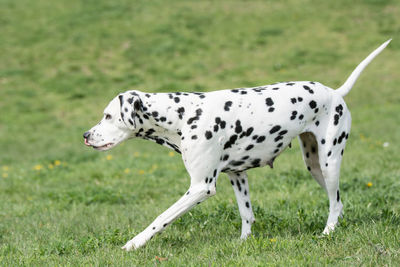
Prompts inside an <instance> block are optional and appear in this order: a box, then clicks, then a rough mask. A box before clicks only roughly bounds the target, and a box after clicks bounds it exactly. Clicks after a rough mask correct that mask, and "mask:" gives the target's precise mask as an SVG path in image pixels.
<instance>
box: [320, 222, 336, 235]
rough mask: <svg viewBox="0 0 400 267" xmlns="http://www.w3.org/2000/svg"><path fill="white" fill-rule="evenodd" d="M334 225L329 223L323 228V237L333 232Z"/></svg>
mask: <svg viewBox="0 0 400 267" xmlns="http://www.w3.org/2000/svg"><path fill="white" fill-rule="evenodd" d="M335 226H336V223H330V224H327V225H326V226H325V229H324V231H323V232H322V234H323V235H329V234H330V233H332V232H333V231H334V230H335Z"/></svg>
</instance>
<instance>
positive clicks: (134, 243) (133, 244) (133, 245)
mask: <svg viewBox="0 0 400 267" xmlns="http://www.w3.org/2000/svg"><path fill="white" fill-rule="evenodd" d="M146 241H147V240H146V239H145V238H143V237H142V236H141V235H137V236H135V237H134V238H133V239H131V240H129V241H128V242H127V243H126V244H125V246H123V247H122V249H124V250H126V251H131V250H135V249H138V248H140V247H141V246H143V245H144V244H146Z"/></svg>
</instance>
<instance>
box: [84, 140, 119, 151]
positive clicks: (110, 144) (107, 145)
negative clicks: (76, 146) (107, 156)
mask: <svg viewBox="0 0 400 267" xmlns="http://www.w3.org/2000/svg"><path fill="white" fill-rule="evenodd" d="M85 145H86V146H91V147H93V148H94V149H96V150H108V149H110V148H112V147H113V146H114V143H107V144H105V145H102V146H94V145H92V144H90V143H89V142H88V140H87V139H86V138H85Z"/></svg>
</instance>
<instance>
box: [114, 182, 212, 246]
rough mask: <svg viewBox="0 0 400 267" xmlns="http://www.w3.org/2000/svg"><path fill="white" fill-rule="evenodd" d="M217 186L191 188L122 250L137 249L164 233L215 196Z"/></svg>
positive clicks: (200, 185)
mask: <svg viewBox="0 0 400 267" xmlns="http://www.w3.org/2000/svg"><path fill="white" fill-rule="evenodd" d="M215 192H216V191H215V184H214V183H212V184H210V183H208V184H205V183H201V184H200V183H199V184H196V185H192V186H190V188H189V190H188V191H187V192H186V194H185V195H184V196H182V197H181V198H180V199H179V200H178V201H177V202H176V203H175V204H173V205H172V206H171V207H169V208H168V209H167V210H166V211H164V212H163V213H162V214H161V215H160V216H158V217H157V218H156V219H155V220H154V221H153V222H152V223H151V224H150V225H149V226H148V227H147V228H146V229H145V230H144V231H143V232H141V233H140V234H138V235H137V236H135V237H134V238H133V239H131V240H130V241H128V242H127V243H126V244H125V246H123V247H122V249H125V250H126V251H129V250H132V249H137V248H139V247H141V246H143V245H144V244H146V242H147V241H148V240H150V239H151V238H152V237H153V236H154V235H155V234H157V233H158V232H161V231H163V230H164V229H165V228H166V227H167V226H168V225H169V224H170V223H171V222H173V221H174V220H175V219H177V218H179V216H181V215H182V214H184V213H185V212H187V211H188V210H190V209H191V208H192V207H194V206H196V205H197V204H199V203H200V202H202V201H204V200H205V199H207V198H208V197H210V196H212V195H215Z"/></svg>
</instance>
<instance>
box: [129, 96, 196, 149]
mask: <svg viewBox="0 0 400 267" xmlns="http://www.w3.org/2000/svg"><path fill="white" fill-rule="evenodd" d="M136 93H137V94H138V96H139V97H140V100H141V102H142V107H141V110H140V111H138V112H137V114H136V117H135V124H136V129H135V131H134V136H136V137H141V138H143V139H146V140H151V141H153V142H156V143H158V144H160V145H163V146H166V147H169V148H172V149H174V150H175V151H176V152H178V153H180V152H181V149H180V145H181V140H182V136H181V135H182V132H181V129H182V128H184V124H186V123H187V120H188V119H187V117H188V116H191V113H193V112H195V111H194V110H195V109H196V106H197V105H199V104H200V102H201V99H202V98H203V97H196V98H192V97H187V96H188V95H191V94H196V95H197V96H202V95H203V94H202V93H143V92H138V91H136Z"/></svg>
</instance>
